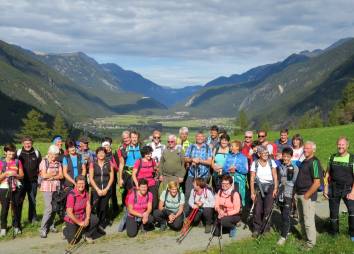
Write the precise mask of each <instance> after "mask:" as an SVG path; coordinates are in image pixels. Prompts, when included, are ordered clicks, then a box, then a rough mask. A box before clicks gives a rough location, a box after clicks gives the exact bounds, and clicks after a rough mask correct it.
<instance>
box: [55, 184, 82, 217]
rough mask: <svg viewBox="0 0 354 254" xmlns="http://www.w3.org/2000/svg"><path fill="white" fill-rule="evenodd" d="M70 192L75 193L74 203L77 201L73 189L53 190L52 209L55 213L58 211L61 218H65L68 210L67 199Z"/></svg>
mask: <svg viewBox="0 0 354 254" xmlns="http://www.w3.org/2000/svg"><path fill="white" fill-rule="evenodd" d="M69 194H73V195H74V204H75V202H76V197H75V193H74V192H73V191H70V190H69V189H67V190H65V189H59V190H57V191H55V192H53V196H52V202H51V204H52V211H53V213H57V214H58V215H59V217H60V218H61V219H64V217H65V214H66V211H65V208H66V199H67V196H68V195H69Z"/></svg>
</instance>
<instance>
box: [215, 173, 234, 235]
mask: <svg viewBox="0 0 354 254" xmlns="http://www.w3.org/2000/svg"><path fill="white" fill-rule="evenodd" d="M240 208H241V201H240V194H239V193H238V192H236V191H235V189H234V186H233V179H232V177H231V176H230V175H224V176H223V177H222V179H221V190H219V192H218V193H217V194H216V196H215V211H216V212H217V213H218V219H217V221H216V226H215V231H214V235H216V236H219V235H220V233H221V232H220V228H221V227H223V228H224V229H228V230H230V237H231V238H233V239H234V238H235V237H236V223H237V222H239V221H240V219H241V218H240V214H239V213H240ZM220 226H221V227H220Z"/></svg>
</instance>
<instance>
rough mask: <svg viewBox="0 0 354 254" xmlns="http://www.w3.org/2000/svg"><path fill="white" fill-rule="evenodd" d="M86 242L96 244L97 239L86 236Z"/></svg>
mask: <svg viewBox="0 0 354 254" xmlns="http://www.w3.org/2000/svg"><path fill="white" fill-rule="evenodd" d="M85 242H87V243H88V244H94V243H95V240H93V239H92V238H91V237H85Z"/></svg>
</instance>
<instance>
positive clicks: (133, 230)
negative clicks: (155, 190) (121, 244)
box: [126, 215, 154, 237]
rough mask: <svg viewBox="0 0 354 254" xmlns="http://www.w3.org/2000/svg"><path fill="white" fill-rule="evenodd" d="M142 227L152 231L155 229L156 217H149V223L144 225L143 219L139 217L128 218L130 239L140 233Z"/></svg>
mask: <svg viewBox="0 0 354 254" xmlns="http://www.w3.org/2000/svg"><path fill="white" fill-rule="evenodd" d="M140 226H142V227H143V228H144V230H152V229H153V228H154V217H153V216H152V215H149V218H148V221H147V223H146V224H143V225H142V221H141V218H137V217H130V216H128V217H127V224H126V227H127V235H128V236H129V237H135V236H136V235H137V234H138V232H139V228H140Z"/></svg>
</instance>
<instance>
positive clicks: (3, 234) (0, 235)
mask: <svg viewBox="0 0 354 254" xmlns="http://www.w3.org/2000/svg"><path fill="white" fill-rule="evenodd" d="M4 236H6V229H1V231H0V237H4Z"/></svg>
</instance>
